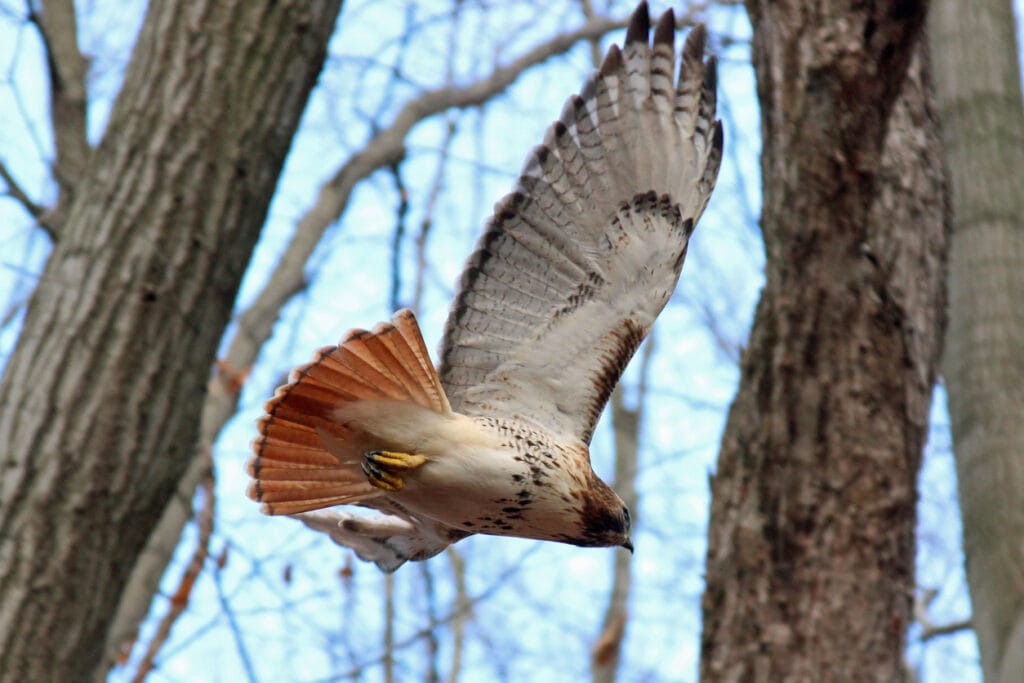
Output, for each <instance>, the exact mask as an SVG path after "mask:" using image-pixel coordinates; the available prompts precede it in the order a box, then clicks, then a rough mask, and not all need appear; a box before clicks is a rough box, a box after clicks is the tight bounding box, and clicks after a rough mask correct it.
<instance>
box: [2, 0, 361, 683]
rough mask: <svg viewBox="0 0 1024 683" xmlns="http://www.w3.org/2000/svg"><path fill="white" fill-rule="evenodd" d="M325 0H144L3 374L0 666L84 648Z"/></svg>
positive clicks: (308, 84)
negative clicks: (109, 103) (111, 98)
mask: <svg viewBox="0 0 1024 683" xmlns="http://www.w3.org/2000/svg"><path fill="white" fill-rule="evenodd" d="M340 4H341V0H313V1H302V2H300V1H298V0H277V1H276V2H269V1H267V0H223V1H221V2H184V1H181V0H178V1H173V2H172V1H167V2H154V3H151V4H150V8H149V13H148V15H147V17H146V20H145V22H144V24H143V27H142V30H141V33H140V35H139V38H138V41H137V44H136V47H135V50H134V53H133V55H132V59H131V62H130V64H129V67H128V70H127V72H126V75H125V82H124V85H123V87H122V90H121V92H120V94H119V96H118V98H117V101H116V103H115V106H114V109H113V111H112V113H111V115H110V120H109V122H108V124H107V130H106V133H105V134H104V136H103V139H102V141H101V142H100V144H99V145H98V146H97V148H96V149H95V150H91V151H90V153H89V158H88V161H87V162H86V165H85V167H84V171H83V174H82V176H81V177H80V178H78V179H77V180H76V182H75V183H74V195H73V197H72V198H71V200H70V204H69V205H68V207H67V211H66V214H64V218H62V219H61V220H62V224H61V225H59V226H56V229H54V230H53V233H54V234H55V235H57V236H58V240H57V242H56V244H55V245H54V249H53V252H52V254H51V256H50V259H49V261H48V262H47V264H46V267H45V269H44V271H43V273H42V275H41V276H40V279H39V285H38V287H37V289H36V292H35V294H34V295H33V298H32V301H31V303H30V305H29V308H28V312H27V315H26V318H25V321H24V326H23V328H22V331H21V334H20V336H19V339H18V344H17V347H16V348H15V350H14V352H13V354H12V355H11V357H10V359H9V361H8V364H7V367H6V369H5V373H4V377H3V380H2V383H0V406H2V410H0V443H2V444H3V453H2V457H3V459H2V465H3V473H2V477H0V487H2V495H0V681H19V682H22V681H45V680H59V681H75V680H85V679H88V678H89V677H90V676H91V675H92V672H93V671H94V670H95V668H96V667H97V666H98V665H99V663H100V659H101V655H102V653H103V644H104V637H105V634H106V629H107V627H108V624H109V622H110V620H111V618H112V616H113V612H114V609H115V607H116V605H117V600H118V596H119V594H120V592H121V589H122V587H123V585H124V583H125V580H126V578H127V575H128V572H129V571H130V570H131V567H132V565H133V563H134V561H135V559H136V557H137V555H138V553H139V551H140V549H141V548H142V546H143V544H144V543H145V541H146V538H147V536H148V534H149V533H150V530H151V529H152V527H153V525H154V524H155V522H156V520H157V518H158V516H159V515H160V512H161V511H162V510H163V509H164V507H165V506H166V504H167V502H168V498H169V496H170V495H171V494H172V492H173V491H174V489H175V485H176V484H177V482H178V480H179V479H180V477H181V475H182V473H183V471H184V468H185V467H186V465H187V464H188V462H189V461H190V459H191V457H192V454H193V453H194V450H195V443H196V436H197V431H198V427H199V420H200V411H201V408H202V406H203V398H204V393H205V388H206V384H207V381H208V379H209V375H210V368H211V365H212V363H213V360H214V354H215V351H216V348H217V343H218V341H219V340H220V338H221V336H222V334H223V331H224V328H225V325H226V324H227V322H228V319H229V316H230V312H231V307H232V303H233V301H234V299H235V294H236V292H237V289H238V285H239V282H240V279H241V276H242V273H243V271H244V269H245V267H246V264H247V263H248V261H249V256H250V254H251V251H252V248H253V246H254V244H255V243H256V239H257V236H258V234H259V230H260V227H261V226H262V225H263V221H264V218H265V215H266V211H267V206H268V203H269V201H270V198H271V196H272V195H273V192H274V188H275V185H276V183H277V179H278V175H279V173H280V170H281V166H282V163H283V161H284V157H285V154H286V153H287V151H288V148H289V145H290V143H291V139H292V136H293V134H294V132H295V129H296V127H297V124H298V121H299V118H300V116H301V114H302V111H303V108H304V107H305V103H306V100H307V97H308V95H309V92H310V90H311V89H312V87H313V84H314V83H315V81H316V78H317V75H318V74H319V72H320V68H321V66H322V64H323V60H324V56H325V54H326V45H327V41H328V38H329V37H330V35H331V33H332V31H333V27H334V23H335V19H336V17H337V13H338V10H339V8H340ZM51 57H52V58H54V59H57V57H55V56H54V53H53V51H52V50H51ZM59 142H60V141H59V140H58V143H59Z"/></svg>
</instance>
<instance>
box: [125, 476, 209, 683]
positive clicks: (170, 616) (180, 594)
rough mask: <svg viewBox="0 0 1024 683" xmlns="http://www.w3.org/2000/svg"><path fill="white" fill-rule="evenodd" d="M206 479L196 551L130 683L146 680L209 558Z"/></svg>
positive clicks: (198, 524) (140, 682) (198, 521)
mask: <svg viewBox="0 0 1024 683" xmlns="http://www.w3.org/2000/svg"><path fill="white" fill-rule="evenodd" d="M206 475H207V476H206V478H204V479H203V482H202V484H201V489H202V492H203V506H202V507H201V508H200V509H199V512H198V514H197V516H196V523H197V526H198V527H199V538H198V539H197V540H196V549H195V551H194V552H193V553H192V559H191V561H189V563H188V566H187V567H185V572H184V573H183V574H182V576H181V581H180V582H179V583H178V589H177V590H176V591H175V592H174V595H172V596H171V600H170V607H169V608H168V609H167V614H165V615H164V617H163V619H161V620H160V624H159V626H157V630H156V633H155V634H154V635H153V639H152V640H150V641H149V646H148V647H147V648H146V654H145V655H143V657H142V661H141V662H139V666H138V668H137V669H136V671H135V675H134V676H133V677H132V681H133V683H142V681H144V680H146V676H148V675H149V672H150V671H152V670H153V667H154V666H155V664H154V662H155V661H156V656H157V654H158V653H159V652H160V648H161V647H163V644H164V643H165V642H166V641H167V638H168V637H169V636H170V635H171V628H172V627H173V626H174V622H176V621H177V620H178V617H180V616H181V615H182V613H183V612H184V611H185V608H186V607H188V601H189V597H190V596H191V594H192V587H193V586H195V583H196V579H198V578H199V573H200V572H201V571H202V570H203V564H204V563H205V562H206V558H207V557H208V556H209V552H210V536H211V535H213V519H214V514H213V513H214V509H215V506H216V499H215V496H214V480H213V470H212V469H210V470H208V471H207V473H206Z"/></svg>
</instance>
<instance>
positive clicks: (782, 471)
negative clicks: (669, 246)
mask: <svg viewBox="0 0 1024 683" xmlns="http://www.w3.org/2000/svg"><path fill="white" fill-rule="evenodd" d="M747 8H748V11H749V13H750V16H751V20H752V22H753V26H754V40H753V59H754V68H755V71H756V75H757V82H758V97H759V99H760V102H761V120H762V136H763V144H764V147H763V156H762V174H763V185H764V193H763V194H764V208H763V214H762V219H761V221H762V230H763V233H764V240H765V246H766V252H767V263H766V283H765V286H764V290H763V292H762V295H761V300H760V302H759V304H758V307H757V311H756V314H755V319H754V324H753V329H752V331H751V336H750V341H749V345H748V347H747V349H746V351H745V353H744V357H743V360H742V364H741V379H740V387H739V390H738V393H737V396H736V398H735V400H734V403H733V405H732V407H731V410H730V413H729V418H728V422H727V425H726V429H725V433H724V435H723V440H722V450H721V454H720V459H719V463H718V469H717V472H716V474H715V476H714V478H713V480H712V496H713V502H712V508H711V521H710V529H709V539H708V555H707V568H706V569H707V571H706V581H707V586H706V590H705V594H704V599H703V605H702V607H703V616H704V632H703V635H702V643H701V644H702V659H701V667H700V671H701V678H702V680H705V681H765V682H769V681H770V682H775V681H844V682H845V681H898V680H901V679H902V678H903V676H904V672H903V666H902V657H903V648H904V642H905V632H906V629H907V627H908V625H909V623H910V620H911V609H912V600H911V598H912V593H913V587H914V546H915V544H914V524H915V503H916V477H917V472H918V466H919V463H920V459H921V452H922V447H923V445H924V441H925V437H926V432H927V424H928V409H929V404H930V398H931V391H932V386H933V382H934V379H935V375H936V371H937V365H938V360H939V353H940V341H941V330H942V325H943V321H944V306H945V294H944V278H945V254H946V245H947V230H948V209H947V201H946V196H945V179H944V175H943V172H942V165H941V163H940V152H939V139H938V132H937V130H936V126H935V118H934V116H933V114H932V111H931V107H930V103H929V96H928V89H927V87H926V80H927V79H926V68H925V61H926V60H925V59H924V57H925V48H926V46H925V45H924V43H923V41H922V40H921V39H920V38H921V36H922V33H923V32H922V28H921V27H922V23H923V21H924V14H925V3H923V2H875V3H862V4H859V5H855V6H851V5H850V4H849V3H838V2H824V3H822V2H809V1H806V0H785V1H768V0H750V1H749V2H748V3H747Z"/></svg>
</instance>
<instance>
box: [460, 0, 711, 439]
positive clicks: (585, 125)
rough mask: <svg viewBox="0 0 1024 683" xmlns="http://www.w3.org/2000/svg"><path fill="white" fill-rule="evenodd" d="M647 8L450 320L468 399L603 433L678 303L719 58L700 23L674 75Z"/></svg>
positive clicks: (562, 433) (568, 113) (475, 265)
mask: <svg viewBox="0 0 1024 683" xmlns="http://www.w3.org/2000/svg"><path fill="white" fill-rule="evenodd" d="M649 22H650V20H649V17H648V13H647V8H646V4H643V5H641V7H640V8H639V9H638V11H637V12H636V13H635V14H634V15H633V18H632V21H631V22H630V26H629V29H628V30H627V34H626V43H625V47H624V48H623V49H622V50H619V49H618V48H617V47H616V46H614V45H613V46H612V47H611V49H610V50H609V52H608V54H607V56H606V58H605V60H604V63H603V64H602V65H601V68H600V70H599V71H598V72H596V73H595V74H594V75H593V76H591V78H590V79H588V81H587V82H586V84H585V86H584V88H583V91H582V93H581V94H580V95H577V96H573V97H572V98H570V99H569V101H568V102H567V103H566V105H565V107H564V109H563V111H562V115H561V117H560V118H559V120H558V121H556V122H555V123H554V124H553V125H552V126H551V128H550V129H549V130H548V132H547V135H546V136H545V139H544V142H543V144H541V145H540V146H538V147H537V148H535V149H534V151H533V152H532V154H531V155H530V156H529V158H528V159H527V161H526V164H525V165H524V167H523V171H522V173H521V175H520V177H519V180H518V181H517V183H516V187H515V189H514V191H513V192H512V193H511V194H509V195H507V196H506V197H504V198H503V199H502V200H501V201H500V202H499V203H498V204H497V205H496V206H495V211H494V215H493V216H492V217H491V219H490V220H489V222H488V224H487V226H486V228H485V231H484V234H483V235H482V236H481V238H480V241H479V243H478V244H477V248H476V250H475V251H474V253H473V254H472V255H471V256H470V258H469V261H468V262H467V264H466V268H465V271H464V273H463V276H462V278H461V280H460V282H459V285H458V293H457V295H456V298H455V301H454V303H453V305H452V309H451V312H450V314H449V317H448V321H447V324H446V326H445V334H444V340H443V342H442V347H441V359H440V376H441V381H442V383H443V385H444V387H445V391H446V393H447V395H448V399H449V401H450V403H451V407H452V409H453V410H455V411H458V412H461V413H463V414H466V415H471V416H483V417H498V418H507V417H514V418H516V419H518V420H521V421H523V422H526V423H529V424H532V425H535V426H536V427H537V428H539V429H542V430H545V431H547V432H549V433H551V434H552V435H554V436H558V437H561V438H563V439H566V441H567V442H571V441H572V440H579V441H582V442H583V443H589V442H590V438H591V435H592V434H593V430H594V426H595V424H596V422H597V419H598V417H599V416H600V414H601V411H602V410H603V409H604V405H605V403H606V402H607V400H608V396H609V395H610V393H611V391H612V389H613V388H614V387H615V384H616V383H617V382H618V380H619V377H620V376H621V374H622V371H623V369H624V368H625V366H626V364H627V363H628V362H629V359H630V358H632V356H633V353H634V352H635V351H636V348H637V347H638V346H639V344H640V342H641V341H643V339H644V337H645V336H646V335H647V333H648V331H649V330H650V328H651V325H652V324H653V323H654V319H655V318H656V317H657V315H658V314H659V313H660V312H661V310H662V309H663V308H664V306H665V304H666V303H667V302H668V300H669V297H670V296H671V294H672V291H673V290H674V289H675V285H676V282H677V281H678V279H679V273H680V270H681V268H682V265H683V260H684V258H685V256H686V248H687V244H688V239H689V236H690V233H691V232H692V230H693V227H694V225H695V224H696V222H697V220H698V219H699V218H700V215H701V213H702V212H703V211H704V207H705V206H706V205H707V201H708V199H709V197H710V195H711V191H712V189H713V188H714V183H715V179H716V177H717V174H718V167H719V163H720V161H721V157H722V129H721V123H720V122H718V121H716V120H715V118H714V117H715V86H716V83H715V62H714V58H710V59H709V60H708V61H707V62H706V63H705V62H704V60H703V52H704V41H705V32H704V28H703V27H702V26H698V27H696V28H694V29H693V30H692V31H691V32H690V35H689V36H688V38H687V40H686V45H685V47H684V48H683V53H682V60H681V66H680V72H679V76H678V80H677V82H676V84H675V86H674V87H673V71H674V64H675V54H674V45H673V42H674V35H675V25H674V17H673V14H672V11H671V10H669V11H668V12H666V13H665V14H664V15H663V16H662V17H661V19H660V20H659V21H658V24H657V26H656V27H655V31H654V44H653V47H652V46H651V45H649V44H648V32H649V28H650V27H649Z"/></svg>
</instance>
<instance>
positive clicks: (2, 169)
mask: <svg viewBox="0 0 1024 683" xmlns="http://www.w3.org/2000/svg"><path fill="white" fill-rule="evenodd" d="M0 178H2V179H3V181H4V183H6V184H7V195H8V196H10V197H11V199H13V200H14V201H16V202H18V203H19V204H21V206H22V208H23V209H25V211H27V212H28V213H29V215H30V216H32V217H33V218H39V216H40V215H41V214H42V213H43V211H45V208H44V207H42V206H41V205H39V204H36V203H35V202H34V201H32V199H31V198H30V197H29V196H28V193H27V192H25V190H24V189H23V188H22V187H21V185H20V184H19V183H18V181H17V180H15V179H14V176H13V175H11V172H10V171H9V170H8V168H7V165H6V164H5V163H4V162H2V161H0Z"/></svg>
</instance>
